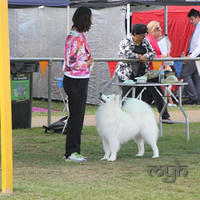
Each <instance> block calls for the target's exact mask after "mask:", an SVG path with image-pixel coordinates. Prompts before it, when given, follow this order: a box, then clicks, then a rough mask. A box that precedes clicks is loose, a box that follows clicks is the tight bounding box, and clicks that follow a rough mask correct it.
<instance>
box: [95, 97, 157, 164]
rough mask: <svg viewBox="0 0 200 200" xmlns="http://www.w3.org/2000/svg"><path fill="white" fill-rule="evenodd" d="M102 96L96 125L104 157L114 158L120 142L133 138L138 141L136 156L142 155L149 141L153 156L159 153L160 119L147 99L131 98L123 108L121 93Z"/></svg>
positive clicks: (104, 158)
mask: <svg viewBox="0 0 200 200" xmlns="http://www.w3.org/2000/svg"><path fill="white" fill-rule="evenodd" d="M100 100H101V101H102V104H101V105H100V106H99V108H98V110H97V113H96V127H97V131H98V133H99V135H100V137H101V138H102V143H103V148H104V152H105V155H104V157H103V158H102V160H108V161H115V160H116V158H117V152H118V151H119V149H120V144H122V143H125V142H128V141H129V140H131V139H133V140H134V141H135V142H136V144H137V145H138V153H137V155H136V156H143V154H144V142H146V143H147V144H149V145H150V146H151V148H152V150H153V156H152V158H158V157H159V150H158V147H157V139H158V127H157V122H156V119H155V115H154V113H153V111H152V109H151V107H150V106H149V105H148V104H147V103H145V102H143V101H140V100H137V99H134V98H129V99H127V100H126V101H125V104H124V105H123V107H122V108H121V106H120V104H121V102H120V97H119V95H109V96H105V95H104V94H102V95H101V97H100Z"/></svg>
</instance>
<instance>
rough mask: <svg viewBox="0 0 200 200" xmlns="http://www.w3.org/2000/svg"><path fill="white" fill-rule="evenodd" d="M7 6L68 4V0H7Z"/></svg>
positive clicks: (60, 5) (59, 5)
mask: <svg viewBox="0 0 200 200" xmlns="http://www.w3.org/2000/svg"><path fill="white" fill-rule="evenodd" d="M8 5H9V6H42V5H44V6H57V7H63V6H68V5H69V0H8Z"/></svg>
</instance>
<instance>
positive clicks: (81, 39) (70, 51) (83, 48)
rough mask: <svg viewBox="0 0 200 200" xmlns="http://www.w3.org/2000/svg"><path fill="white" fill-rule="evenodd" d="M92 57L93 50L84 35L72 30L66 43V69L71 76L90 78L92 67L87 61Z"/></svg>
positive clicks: (66, 73)
mask: <svg viewBox="0 0 200 200" xmlns="http://www.w3.org/2000/svg"><path fill="white" fill-rule="evenodd" d="M90 57H91V50H90V47H89V45H88V44H87V40H86V37H85V35H84V34H83V33H80V32H78V31H76V30H71V31H70V34H69V35H68V36H67V38H66V41H65V69H64V74H65V75H69V76H81V77H84V76H88V75H89V74H90V67H89V66H88V65H87V63H86V61H87V60H88V59H89V58H90Z"/></svg>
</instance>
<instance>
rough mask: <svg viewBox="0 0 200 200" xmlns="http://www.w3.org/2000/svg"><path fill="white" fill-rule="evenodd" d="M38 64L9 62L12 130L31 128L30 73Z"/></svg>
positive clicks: (35, 70) (35, 69) (36, 68)
mask: <svg viewBox="0 0 200 200" xmlns="http://www.w3.org/2000/svg"><path fill="white" fill-rule="evenodd" d="M38 66H39V64H38V62H28V61H24V62H22V61H11V100H12V128H13V129H18V128H31V118H32V73H33V72H37V71H38Z"/></svg>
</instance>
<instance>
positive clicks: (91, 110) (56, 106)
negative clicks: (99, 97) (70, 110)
mask: <svg viewBox="0 0 200 200" xmlns="http://www.w3.org/2000/svg"><path fill="white" fill-rule="evenodd" d="M32 106H33V107H42V108H46V109H48V101H46V100H35V99H34V100H33V102H32ZM51 109H53V110H56V111H59V112H52V113H51V114H52V115H54V116H55V115H58V116H59V115H62V111H63V109H64V104H63V102H61V101H52V103H51ZM96 110H97V106H95V105H87V106H86V112H85V114H87V115H92V114H95V112H96ZM32 114H33V116H47V113H45V112H39V113H38V112H37V113H32Z"/></svg>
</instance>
